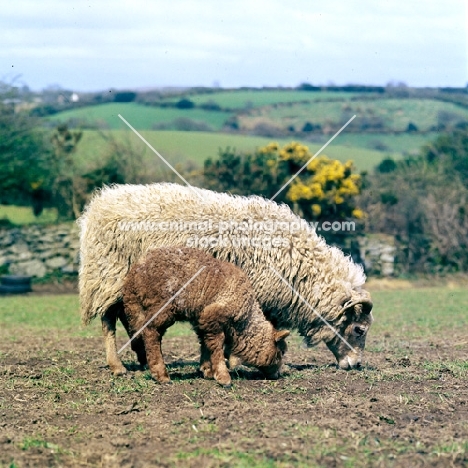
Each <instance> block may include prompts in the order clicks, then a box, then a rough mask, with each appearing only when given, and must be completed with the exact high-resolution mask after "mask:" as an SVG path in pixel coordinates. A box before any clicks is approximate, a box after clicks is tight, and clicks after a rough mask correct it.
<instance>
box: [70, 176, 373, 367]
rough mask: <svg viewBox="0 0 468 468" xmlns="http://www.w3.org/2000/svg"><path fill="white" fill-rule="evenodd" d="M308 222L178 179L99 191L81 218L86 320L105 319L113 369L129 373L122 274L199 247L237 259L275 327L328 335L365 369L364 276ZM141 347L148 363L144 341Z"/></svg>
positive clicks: (338, 351)
mask: <svg viewBox="0 0 468 468" xmlns="http://www.w3.org/2000/svg"><path fill="white" fill-rule="evenodd" d="M301 221H302V220H301V219H300V218H299V217H298V216H296V215H295V214H294V213H293V212H292V211H291V210H290V209H289V207H287V206H286V205H278V204H277V203H275V202H272V201H269V200H265V199H263V198H261V197H257V196H251V197H240V196H232V195H228V194H224V193H216V192H212V191H209V190H204V189H197V188H189V187H183V186H180V185H175V184H152V185H115V186H111V187H105V188H104V189H102V190H100V191H98V192H97V193H96V194H95V195H94V197H93V198H92V200H91V202H90V203H89V205H88V206H87V208H86V209H85V212H84V213H83V216H82V217H81V218H80V220H79V223H80V226H81V266H80V278H79V288H80V302H81V316H82V320H83V322H84V323H85V324H87V323H89V322H90V321H91V320H92V319H93V318H94V317H96V316H100V317H101V320H102V325H103V332H104V337H105V341H106V352H107V362H108V364H109V366H110V368H111V370H112V371H113V372H114V373H115V374H119V373H123V372H125V368H124V367H123V365H122V363H121V361H120V358H119V357H118V355H117V353H116V344H115V324H116V319H117V317H121V315H122V314H121V308H122V284H123V280H124V278H125V276H126V274H127V273H128V271H129V268H130V266H131V265H132V264H133V263H134V262H136V261H138V260H139V259H140V258H141V257H142V255H144V254H145V253H146V252H147V251H148V250H149V249H150V248H154V247H161V246H188V247H198V248H201V249H202V250H205V251H207V252H209V253H210V254H212V255H213V256H215V257H217V258H219V259H221V260H226V261H229V262H232V263H234V264H236V265H238V266H239V267H240V268H242V270H244V271H245V273H247V275H248V277H249V279H250V281H251V283H252V286H253V289H254V291H255V294H256V297H257V300H258V301H259V303H260V306H261V307H262V310H263V312H264V313H265V315H266V317H267V318H268V319H269V320H271V321H272V323H273V325H274V326H275V327H277V328H295V329H297V330H298V331H299V333H300V334H301V335H302V336H303V337H304V338H305V341H306V343H307V344H309V345H313V344H316V343H318V342H319V341H321V340H323V341H325V343H326V344H327V346H328V347H329V348H330V350H331V351H332V352H333V353H334V355H335V357H336V358H337V360H338V363H339V365H340V367H342V368H344V369H348V368H352V367H356V366H359V365H360V361H361V353H362V350H363V349H364V345H365V337H366V333H367V330H368V328H369V326H370V324H371V322H372V314H371V309H372V303H371V300H370V296H369V294H368V293H367V292H366V291H364V290H363V289H362V286H363V284H364V282H365V275H364V273H363V270H362V268H361V267H360V266H358V265H356V264H355V263H353V261H352V260H351V259H350V258H349V257H347V256H345V255H344V254H343V252H342V251H341V250H340V249H338V248H336V247H330V246H328V245H327V244H326V243H325V241H324V240H323V238H321V237H320V236H318V235H317V234H316V232H315V231H314V230H313V229H312V228H311V227H310V226H308V225H307V226H304V223H302V226H301V229H297V228H298V227H299V225H301ZM261 222H262V223H263V225H261V224H258V223H261ZM171 223H172V224H171ZM236 223H237V226H236ZM255 223H257V225H256V224H255ZM275 223H276V226H275ZM255 227H257V230H255ZM267 230H269V231H274V232H273V233H272V234H271V235H268V233H267V232H266V231H267ZM220 233H221V236H220ZM215 241H216V242H215ZM271 244H272V246H271V248H268V247H269V245H271ZM312 308H313V310H312ZM323 319H325V320H326V321H327V322H328V323H329V324H331V326H332V327H333V328H334V329H335V331H336V332H338V333H339V335H341V337H343V338H344V340H343V339H341V338H340V337H339V336H338V335H336V334H335V332H334V331H333V330H332V329H331V328H330V327H329V326H327V325H326V324H325V323H324V321H323ZM124 325H125V323H124ZM132 345H133V346H132V347H133V349H134V350H135V351H136V352H137V354H138V357H139V359H140V362H144V360H145V358H144V352H143V351H141V348H139V347H141V343H138V340H134V342H132Z"/></svg>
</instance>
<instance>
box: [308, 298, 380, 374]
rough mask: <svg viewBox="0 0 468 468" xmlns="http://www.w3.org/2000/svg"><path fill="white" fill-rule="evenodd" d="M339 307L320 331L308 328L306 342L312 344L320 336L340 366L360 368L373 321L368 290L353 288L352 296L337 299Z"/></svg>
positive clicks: (343, 367) (346, 368) (318, 339)
mask: <svg viewBox="0 0 468 468" xmlns="http://www.w3.org/2000/svg"><path fill="white" fill-rule="evenodd" d="M339 308H340V309H341V312H340V314H339V317H338V318H337V319H336V320H334V321H333V322H330V323H328V325H326V324H324V323H323V324H322V326H321V327H320V329H319V331H316V330H311V331H310V334H309V335H308V336H307V337H306V342H307V344H309V345H313V344H315V343H316V342H318V341H320V340H323V341H324V342H325V344H326V345H327V347H328V349H329V350H330V351H331V352H332V353H333V354H334V356H335V358H336V360H337V362H338V365H339V366H340V368H341V369H345V370H350V369H359V368H360V367H361V360H362V352H363V351H364V347H365V345H366V337H367V332H368V330H369V327H370V326H371V324H372V321H373V317H372V301H371V298H370V294H369V293H368V292H367V291H360V292H356V291H353V293H352V296H351V297H347V298H346V299H344V300H342V301H340V304H339Z"/></svg>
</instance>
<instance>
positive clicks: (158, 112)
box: [48, 102, 229, 131]
mask: <svg viewBox="0 0 468 468" xmlns="http://www.w3.org/2000/svg"><path fill="white" fill-rule="evenodd" d="M119 114H120V115H122V117H124V118H125V119H126V120H127V121H128V122H129V123H130V124H131V125H132V126H133V127H135V128H136V129H138V130H151V129H152V128H153V126H154V125H157V124H169V123H171V122H172V121H174V120H175V119H180V118H186V119H191V120H193V121H197V122H203V123H205V124H207V125H209V126H210V127H211V128H212V129H213V130H215V131H216V130H220V129H221V128H222V127H223V124H224V122H225V121H226V119H227V118H228V117H229V114H227V113H225V112H213V111H205V110H203V109H196V108H195V109H186V110H181V109H174V108H160V107H150V106H145V105H142V104H137V103H134V102H130V103H116V102H113V103H109V104H101V105H97V106H89V107H82V108H79V109H76V110H67V111H64V112H60V113H59V114H54V115H53V116H52V117H48V120H50V121H52V122H67V121H69V120H76V121H79V122H87V123H88V124H96V125H98V126H99V127H101V128H106V129H114V130H115V129H123V128H126V125H125V123H124V122H122V120H121V119H120V118H119Z"/></svg>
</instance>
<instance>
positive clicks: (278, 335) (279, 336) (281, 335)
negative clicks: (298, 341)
mask: <svg viewBox="0 0 468 468" xmlns="http://www.w3.org/2000/svg"><path fill="white" fill-rule="evenodd" d="M290 334H291V332H290V331H289V330H277V331H276V332H275V342H276V343H278V342H279V341H281V340H284V339H285V338H286V337H288V336H289V335H290Z"/></svg>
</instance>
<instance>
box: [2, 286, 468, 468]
mask: <svg viewBox="0 0 468 468" xmlns="http://www.w3.org/2000/svg"><path fill="white" fill-rule="evenodd" d="M372 297H373V301H374V306H375V307H374V316H375V323H374V325H373V327H372V334H371V335H370V337H369V338H371V339H370V343H369V344H370V346H369V347H368V348H369V349H368V352H369V354H371V355H373V357H374V359H375V360H376V361H377V360H378V362H379V364H380V365H378V366H376V368H372V367H370V368H366V369H364V370H363V371H362V372H356V371H351V372H349V373H340V374H338V373H339V372H340V371H336V370H335V369H332V368H331V367H330V366H328V365H321V366H319V365H318V366H313V367H312V368H310V369H304V370H302V371H300V372H299V371H294V370H293V371H291V373H290V374H289V375H286V376H285V377H284V379H281V380H279V381H269V382H268V381H252V382H247V381H243V380H242V379H241V380H235V381H234V386H233V388H232V389H231V390H230V391H224V390H223V389H220V388H218V387H216V386H215V385H214V384H213V382H210V381H204V380H203V379H198V378H190V379H189V378H186V377H185V378H178V377H175V378H174V379H173V385H171V386H168V387H164V386H160V385H157V384H155V383H154V382H153V381H152V380H151V379H150V376H149V373H148V371H146V372H143V373H136V372H135V373H133V372H132V373H131V375H128V376H127V377H124V378H114V377H112V376H110V375H109V373H108V371H107V369H103V368H101V367H98V366H102V359H103V349H102V343H100V344H99V349H98V351H96V352H94V349H93V348H89V347H88V349H86V350H85V352H83V351H84V350H83V349H82V347H81V346H79V347H76V342H75V348H73V347H68V344H67V340H66V339H67V338H70V339H71V338H79V337H83V336H95V337H99V335H100V330H99V325H98V324H97V323H95V324H94V325H93V326H92V327H90V328H88V329H85V330H82V329H81V328H80V326H79V312H78V310H79V309H78V298H77V296H76V295H57V296H18V297H0V323H1V324H2V333H3V335H2V336H3V337H8V336H13V337H18V336H19V335H21V337H23V338H24V337H28V336H29V335H34V336H35V337H38V338H41V341H40V345H41V346H40V347H37V343H36V344H35V342H34V340H31V343H32V344H31V346H32V348H31V350H30V352H29V354H28V356H27V357H25V358H24V359H25V362H22V361H23V357H22V356H21V357H20V356H19V355H16V356H15V353H14V351H15V347H14V346H11V345H10V344H9V343H8V339H7V340H4V347H3V348H2V350H4V351H2V353H0V362H1V360H2V358H7V363H6V365H5V366H4V367H3V368H2V372H1V373H0V379H2V387H1V388H2V391H3V392H4V394H3V395H2V397H1V398H0V411H2V412H4V414H7V415H8V416H7V417H5V421H6V423H7V424H8V425H7V426H6V428H7V430H8V431H12V430H13V429H12V428H15V431H17V433H18V434H19V435H18V436H17V438H15V439H14V441H13V443H14V444H15V447H18V449H19V451H20V452H21V454H24V456H27V455H28V454H30V456H31V457H33V456H35V457H39V455H40V454H45V453H52V452H53V453H54V454H56V456H57V459H56V464H57V465H61V466H67V464H72V462H75V464H78V462H81V461H82V460H84V459H86V457H87V456H88V454H90V453H92V452H91V451H92V450H94V452H96V451H101V450H102V451H103V453H112V454H113V453H114V452H115V453H121V454H123V456H125V457H127V456H128V457H130V456H131V454H132V452H134V451H135V450H140V449H141V450H142V453H145V454H146V456H147V457H148V455H147V453H146V452H144V451H145V450H146V447H147V446H148V441H151V440H153V441H155V440H156V438H157V437H163V436H164V437H165V438H166V439H165V440H166V442H165V446H167V445H170V444H171V443H172V444H173V445H172V451H171V455H170V456H168V455H167V450H166V452H165V455H161V456H160V455H159V454H158V453H157V451H155V453H154V457H155V458H154V462H153V464H158V465H162V464H164V465H165V466H184V467H185V466H232V467H238V468H244V467H255V468H256V467H259V468H260V467H289V466H297V467H314V466H328V465H332V466H343V467H352V466H416V465H418V462H421V463H420V465H421V466H425V465H424V464H423V463H422V462H423V461H424V462H427V464H428V465H429V464H431V462H433V464H434V466H451V464H452V465H454V466H464V465H463V463H465V462H466V461H467V460H468V459H467V455H466V453H467V451H468V442H467V441H466V439H464V434H466V421H465V422H463V421H462V419H463V417H464V416H463V415H464V414H465V409H464V406H463V405H464V401H465V400H466V399H465V393H463V389H464V388H465V386H464V383H465V382H466V379H467V378H468V363H467V361H466V360H465V359H464V358H463V355H462V353H461V352H459V353H458V356H459V357H460V356H461V358H451V359H447V358H445V357H444V355H443V353H444V349H449V348H450V347H453V348H457V346H459V344H457V343H456V342H453V340H452V342H451V337H452V336H455V335H456V336H458V337H462V339H463V330H466V329H467V328H468V316H467V314H466V306H465V304H467V303H468V290H467V289H466V288H462V287H454V288H449V287H431V288H424V289H413V290H410V289H407V290H399V291H395V290H391V291H375V292H373V293H372ZM122 333H123V331H122V330H119V331H118V336H122ZM189 335H191V337H192V338H193V337H194V335H193V332H192V331H191V330H190V327H189V326H188V325H186V324H177V325H175V326H173V327H171V328H170V329H169V331H168V337H173V338H175V339H177V337H179V338H180V337H186V336H189ZM432 339H434V341H435V340H437V343H439V344H440V343H442V344H443V345H444V346H441V348H440V353H441V356H438V355H437V353H434V354H433V356H432V358H433V359H432V360H429V359H428V358H427V357H426V355H424V354H421V355H420V356H419V361H417V360H416V359H414V363H413V364H412V366H413V367H411V368H408V369H407V368H405V367H403V368H402V367H398V366H394V365H388V366H386V365H385V364H384V363H385V360H384V357H383V356H387V353H388V355H389V356H390V357H391V359H392V361H393V362H395V361H397V359H398V358H399V357H400V356H404V354H405V353H409V352H414V349H416V348H414V347H413V349H412V350H409V347H408V346H407V344H408V343H410V342H413V344H414V345H416V346H417V345H418V344H424V345H425V346H426V348H425V349H427V346H428V343H429V345H430V343H431V340H432ZM23 341H24V340H23ZM26 341H27V340H26ZM70 341H72V340H70ZM181 341H182V340H179V341H177V340H175V343H180V342H181ZM93 342H94V341H93ZM97 342H98V341H96V343H97ZM381 342H385V346H384V347H383V348H382V349H377V347H378V346H379V345H380V343H381ZM79 343H83V342H82V341H79ZM193 343H195V340H193ZM298 344H299V338H298V337H297V336H295V337H293V338H292V339H291V340H290V351H289V352H290V353H294V352H296V349H297V348H298ZM390 345H391V346H392V351H391V352H389V351H388V346H390ZM460 346H463V345H460ZM171 349H172V350H173V352H174V351H177V348H176V347H172V348H171ZM193 349H194V350H195V351H196V350H197V346H196V344H194V348H193ZM185 351H186V352H188V351H187V348H185ZM307 352H308V353H310V354H309V359H312V358H313V356H314V353H316V352H315V351H307ZM384 353H385V354H384ZM382 355H383V356H382ZM299 356H302V355H301V354H296V357H297V358H299ZM19 359H21V362H16V361H17V360H19ZM184 359H188V358H184ZM190 359H193V358H190ZM389 359H390V358H389ZM411 359H412V360H413V356H411ZM15 362H16V363H15ZM298 362H300V361H298ZM308 362H310V361H308ZM325 362H326V361H325ZM183 366H185V367H183ZM192 367H193V369H192ZM170 372H171V373H176V372H178V373H179V374H181V375H182V374H183V373H184V372H185V373H187V372H189V373H192V372H193V373H194V372H195V365H193V366H192V363H187V362H182V363H180V362H177V363H176V364H174V365H173V367H171V369H170ZM413 374H415V375H413ZM444 379H445V380H444ZM454 379H458V380H456V381H454ZM448 383H451V386H450V387H449V386H448ZM454 383H455V385H454ZM169 387H170V388H169ZM403 387H404V388H403ZM457 388H460V389H461V390H457ZM12 395H14V396H12ZM6 396H8V398H7V397H6ZM15 397H16V399H15ZM291 401H292V402H293V406H291ZM373 401H374V402H376V403H375V404H376V405H377V406H378V408H375V410H372V411H371V409H372V406H371V405H373V404H374V403H372V402H373ZM26 402H28V403H26ZM285 404H289V405H290V406H288V412H285V413H281V414H282V415H283V416H284V417H283V418H282V419H281V420H280V419H278V416H277V415H276V414H275V412H276V411H281V410H282V407H283V405H285ZM168 405H169V406H168ZM246 405H249V406H248V408H247V411H252V412H253V414H255V415H257V414H258V419H255V418H251V419H250V420H249V422H248V423H246V422H245V420H244V421H242V420H240V419H243V418H244V417H247V414H246V413H247V412H246V408H245V406H246ZM262 405H264V406H262ZM379 405H380V407H379ZM437 405H438V406H437ZM42 407H44V408H47V409H49V413H47V414H48V416H47V417H44V421H42V420H41V418H40V417H39V416H37V421H36V420H35V422H34V421H33V424H37V426H36V425H34V426H30V425H27V424H26V425H25V424H24V420H23V423H22V426H25V428H23V427H19V428H16V427H17V425H18V423H17V422H16V419H15V420H14V421H13V422H12V418H13V416H11V415H15V414H16V413H19V412H20V411H21V409H26V408H32V409H34V408H38V409H39V408H42ZM452 407H453V409H452ZM133 408H135V410H134V411H133ZM187 408H189V409H187ZM226 408H228V410H226ZM340 408H341V409H340ZM457 408H458V409H459V410H460V412H461V413H460V415H459V416H458V414H457V413H456V412H453V413H452V412H451V411H456V410H457ZM161 409H163V410H164V409H166V410H167V412H164V411H163V412H158V411H159V410H161ZM324 409H325V412H324V413H323V414H326V417H324V420H323V421H322V420H320V421H318V420H317V418H315V419H314V411H315V410H316V411H319V410H322V411H323V410H324ZM327 411H328V412H327ZM340 411H341V412H342V416H343V418H344V419H345V420H346V421H348V422H350V424H351V427H348V426H347V425H342V424H340V420H339V415H340V414H341V413H340ZM15 412H16V413H15ZM448 413H450V414H451V415H452V414H453V415H455V416H456V417H455V418H454V420H453V422H450V423H449V424H448V423H447V424H446V426H440V437H439V435H438V433H437V437H439V438H437V437H436V439H435V440H437V442H434V439H431V438H427V437H426V436H425V434H426V432H427V430H432V431H434V430H435V429H437V430H439V422H438V418H441V417H442V416H444V415H445V416H446V415H447V414H448ZM38 414H41V411H39V412H38ZM54 414H55V415H56V416H53V415H54ZM240 414H241V415H242V414H243V415H244V416H239V415H240ZM350 415H351V416H352V417H351V418H349V416H350ZM413 416H417V417H418V418H420V419H419V420H418V421H419V422H418V423H417V424H416V423H411V422H410V423H407V422H405V421H406V419H407V418H408V417H413ZM434 416H435V419H434V420H433V419H431V418H433V417H434ZM34 418H36V416H35V415H34ZM270 418H271V420H270ZM353 418H356V420H355V424H354V425H353V421H354V419H353ZM405 418H406V419H405ZM425 418H427V419H425ZM272 421H273V422H272ZM369 421H370V422H369ZM372 421H373V422H372ZM421 421H422V422H421ZM446 421H447V419H445V422H446ZM445 422H444V423H445ZM452 425H453V426H456V428H457V429H456V430H457V431H458V432H459V434H460V436H458V437H457V438H455V439H453V440H449V439H448V436H449V435H450V434H452V433H453V432H450V431H451V430H452V429H453V428H452ZM103 428H104V429H103ZM226 428H227V429H228V431H226ZM434 428H435V429H434ZM451 428H452V429H451ZM93 431H94V432H93ZM443 431H446V432H443ZM453 431H455V429H453ZM101 433H103V434H104V435H105V434H106V433H110V434H113V436H114V437H115V443H116V444H120V443H125V444H126V443H128V444H131V445H130V447H129V451H127V450H126V448H125V447H126V446H119V445H113V444H112V445H109V444H108V442H107V444H108V445H104V442H103V443H102V444H100V445H99V446H98V447H97V446H96V444H95V445H93V446H92V448H91V447H90V448H88V445H87V444H88V443H90V441H91V443H94V442H95V439H96V438H97V437H99V434H101ZM8 434H10V433H8ZM96 434H98V436H97V435H96ZM139 434H140V435H139ZM395 434H396V436H395V437H394V435H395ZM151 437H153V439H151ZM425 437H426V438H425ZM98 440H100V439H98ZM121 441H123V442H121ZM174 441H175V443H174ZM0 443H1V441H0ZM80 444H81V445H80ZM5 447H8V446H7V445H5ZM96 447H97V448H96ZM109 447H110V448H109ZM80 450H81V451H82V453H81V452H80ZM109 450H110V452H109ZM99 453H100V452H99ZM152 456H153V455H152ZM44 457H45V455H43V458H41V460H42V461H43V460H44ZM80 457H81V458H80ZM158 457H161V458H158ZM11 460H12V461H11V466H23V465H24V463H22V459H21V455H16V456H15V457H14V458H13V457H11ZM30 460H31V458H30ZM37 460H39V458H37ZM146 460H147V462H148V463H150V462H149V461H148V460H149V459H148V458H146ZM87 462H88V463H91V464H93V465H94V464H96V465H97V464H98V461H96V462H90V461H87ZM37 463H39V462H37ZM50 463H52V462H50ZM43 464H44V463H43ZM0 466H2V465H1V463H0ZM5 466H10V465H5ZM54 466H55V465H54ZM418 466H419V465H418ZM431 466H432V465H431Z"/></svg>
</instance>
